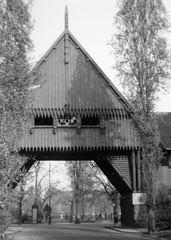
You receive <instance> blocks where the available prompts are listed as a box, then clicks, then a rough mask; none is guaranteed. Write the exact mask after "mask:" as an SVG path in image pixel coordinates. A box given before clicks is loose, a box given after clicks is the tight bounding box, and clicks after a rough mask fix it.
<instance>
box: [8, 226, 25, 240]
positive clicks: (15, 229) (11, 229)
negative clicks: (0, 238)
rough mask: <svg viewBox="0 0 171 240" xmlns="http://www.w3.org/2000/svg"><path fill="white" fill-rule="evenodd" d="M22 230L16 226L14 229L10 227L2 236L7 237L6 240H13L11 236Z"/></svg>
mask: <svg viewBox="0 0 171 240" xmlns="http://www.w3.org/2000/svg"><path fill="white" fill-rule="evenodd" d="M23 229H24V228H23V227H19V226H17V225H16V226H15V227H13V226H10V227H8V228H7V230H6V231H5V234H4V235H7V236H8V239H13V235H14V234H16V233H18V232H20V231H22V230H23Z"/></svg>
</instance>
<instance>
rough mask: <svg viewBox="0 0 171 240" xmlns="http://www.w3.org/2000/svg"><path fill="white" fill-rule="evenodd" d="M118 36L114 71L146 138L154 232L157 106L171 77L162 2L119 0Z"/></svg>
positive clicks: (146, 186) (145, 170)
mask: <svg viewBox="0 0 171 240" xmlns="http://www.w3.org/2000/svg"><path fill="white" fill-rule="evenodd" d="M118 7H119V10H118V12H117V14H116V17H115V22H114V23H115V26H116V27H117V30H116V34H115V35H114V36H113V38H112V40H111V42H110V44H111V46H112V47H113V53H114V57H115V69H116V70H117V71H118V75H119V77H120V81H121V84H122V86H123V87H124V89H125V93H126V97H127V98H128V100H129V102H130V104H131V105H132V110H130V115H131V116H132V120H133V121H134V123H135V125H136V127H137V129H138V131H139V133H140V139H141V166H142V187H143V189H142V190H143V191H144V192H145V193H146V194H147V199H146V206H147V211H148V219H149V221H148V222H149V224H148V226H149V232H150V231H151V230H152V231H154V230H155V214H154V208H155V198H156V185H155V178H156V173H157V169H158V166H159V164H160V161H161V158H162V150H161V148H160V134H159V131H158V125H157V118H156V114H155V113H154V111H155V104H156V100H157V96H158V94H159V93H160V91H161V90H162V89H166V87H167V86H168V83H169V80H170V55H169V51H168V46H167V38H166V32H167V31H168V29H169V23H168V16H167V12H166V9H165V7H164V5H163V3H162V0H118Z"/></svg>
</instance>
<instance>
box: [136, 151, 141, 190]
mask: <svg viewBox="0 0 171 240" xmlns="http://www.w3.org/2000/svg"><path fill="white" fill-rule="evenodd" d="M136 160H137V190H138V192H141V164H140V150H138V151H137V154H136Z"/></svg>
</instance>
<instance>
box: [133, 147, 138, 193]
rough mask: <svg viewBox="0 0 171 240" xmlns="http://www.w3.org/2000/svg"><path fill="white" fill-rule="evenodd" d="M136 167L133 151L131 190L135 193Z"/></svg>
mask: <svg viewBox="0 0 171 240" xmlns="http://www.w3.org/2000/svg"><path fill="white" fill-rule="evenodd" d="M136 189H137V187H136V165H135V151H132V190H133V192H136Z"/></svg>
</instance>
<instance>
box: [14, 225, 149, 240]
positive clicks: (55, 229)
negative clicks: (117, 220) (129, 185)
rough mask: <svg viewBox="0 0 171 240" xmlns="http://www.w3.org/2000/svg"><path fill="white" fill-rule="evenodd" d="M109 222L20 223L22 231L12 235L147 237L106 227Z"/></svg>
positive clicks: (20, 238) (32, 239)
mask: <svg viewBox="0 0 171 240" xmlns="http://www.w3.org/2000/svg"><path fill="white" fill-rule="evenodd" d="M110 226H112V223H110V222H102V223H81V224H70V223H56V224H52V225H47V224H39V225H26V224H25V225H21V227H22V231H20V232H18V233H16V234H15V235H14V240H114V239H118V240H119V239H122V240H124V239H125V240H134V239H136V240H138V239H148V238H144V237H142V236H141V234H140V233H122V232H118V231H114V230H112V229H110V228H108V227H110Z"/></svg>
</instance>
